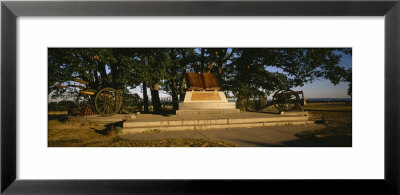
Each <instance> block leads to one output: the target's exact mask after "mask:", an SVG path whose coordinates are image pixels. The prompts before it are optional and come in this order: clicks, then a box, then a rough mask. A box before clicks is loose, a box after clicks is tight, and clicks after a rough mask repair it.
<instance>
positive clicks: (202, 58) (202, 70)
mask: <svg viewBox="0 0 400 195" xmlns="http://www.w3.org/2000/svg"><path fill="white" fill-rule="evenodd" d="M204 64H205V57H204V49H203V48H201V69H200V73H203V72H204Z"/></svg>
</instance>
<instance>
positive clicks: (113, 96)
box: [94, 88, 122, 116]
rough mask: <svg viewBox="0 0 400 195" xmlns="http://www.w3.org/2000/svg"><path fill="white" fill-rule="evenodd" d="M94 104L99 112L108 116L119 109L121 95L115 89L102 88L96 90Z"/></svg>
mask: <svg viewBox="0 0 400 195" xmlns="http://www.w3.org/2000/svg"><path fill="white" fill-rule="evenodd" d="M94 104H95V107H96V110H97V112H98V113H99V114H101V115H103V116H110V115H113V114H116V113H117V112H119V111H120V110H121V107H122V96H121V94H120V93H119V92H118V91H117V90H116V89H113V88H104V89H102V90H100V91H99V92H97V94H96V96H95V99H94Z"/></svg>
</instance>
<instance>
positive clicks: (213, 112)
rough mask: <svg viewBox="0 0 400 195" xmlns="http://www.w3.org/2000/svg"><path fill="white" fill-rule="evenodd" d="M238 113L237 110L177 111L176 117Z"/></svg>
mask: <svg viewBox="0 0 400 195" xmlns="http://www.w3.org/2000/svg"><path fill="white" fill-rule="evenodd" d="M232 113H240V110H239V109H210V110H177V111H176V115H180V116H181V115H210V114H232Z"/></svg>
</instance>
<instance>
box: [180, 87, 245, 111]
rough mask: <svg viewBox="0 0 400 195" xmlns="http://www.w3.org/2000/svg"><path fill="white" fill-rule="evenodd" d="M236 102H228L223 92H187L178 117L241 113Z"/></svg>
mask: <svg viewBox="0 0 400 195" xmlns="http://www.w3.org/2000/svg"><path fill="white" fill-rule="evenodd" d="M239 112H240V110H239V109H236V103H235V102H228V100H227V99H226V96H225V94H224V92H222V91H187V92H186V95H185V100H184V102H183V103H179V110H177V111H176V115H198V114H227V113H239Z"/></svg>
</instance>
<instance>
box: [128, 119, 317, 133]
mask: <svg viewBox="0 0 400 195" xmlns="http://www.w3.org/2000/svg"><path fill="white" fill-rule="evenodd" d="M314 123H315V121H308V120H300V121H296V120H295V121H272V122H255V123H240V124H239V123H236V124H212V125H183V126H146V127H125V126H124V129H123V131H122V134H132V133H142V132H145V131H150V130H154V129H157V130H161V131H191V130H192V131H193V130H210V129H231V128H252V127H273V126H287V125H309V124H314Z"/></svg>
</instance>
